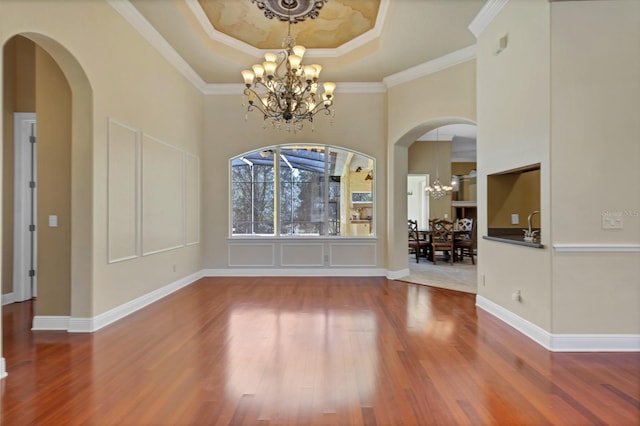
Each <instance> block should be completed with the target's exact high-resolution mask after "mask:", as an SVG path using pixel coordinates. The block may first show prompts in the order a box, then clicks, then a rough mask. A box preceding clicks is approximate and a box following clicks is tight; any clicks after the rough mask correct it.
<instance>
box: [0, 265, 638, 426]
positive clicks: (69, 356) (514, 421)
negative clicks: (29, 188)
mask: <svg viewBox="0 0 640 426" xmlns="http://www.w3.org/2000/svg"><path fill="white" fill-rule="evenodd" d="M474 300H475V299H474V295H471V294H465V293H457V292H453V291H448V290H439V289H432V288H429V287H425V286H420V285H413V284H407V283H401V282H397V281H388V280H386V279H384V278H308V277H305V278H291V277H287V278H205V279H202V280H200V281H198V282H197V283H194V284H192V285H191V286H189V287H187V288H184V289H182V290H180V291H178V292H176V293H174V294H172V295H170V296H168V297H166V298H165V299H163V300H161V301H159V302H157V303H155V304H153V305H152V306H149V307H147V308H145V309H143V310H141V311H138V312H136V313H135V314H133V315H131V316H129V317H127V318H125V319H123V320H121V321H119V322H117V323H115V324H112V325H111V326H109V327H106V328H104V329H102V330H100V331H98V332H96V333H93V334H69V333H66V332H32V331H29V330H28V327H29V326H30V321H31V316H32V312H31V311H32V306H31V303H29V302H27V303H21V304H14V305H7V306H4V307H3V338H4V342H3V351H4V355H3V356H4V357H5V358H6V362H7V370H8V372H9V376H8V377H7V378H5V379H4V380H2V381H0V389H1V392H2V399H1V404H2V405H1V406H0V410H1V413H2V414H1V423H2V425H76V424H87V425H214V424H216V425H217V424H220V425H227V424H231V425H254V424H259V425H285V424H286V425H306V424H312V425H360V424H366V425H376V424H377V425H467V424H469V425H491V424H497V425H545V424H556V425H590V424H609V425H617V426H620V425H638V424H640V380H639V378H640V354H638V353H608V354H598V353H591V354H561V353H555V354H554V353H549V352H547V351H546V350H544V349H543V348H541V347H540V346H538V345H537V344H535V343H533V342H531V341H530V340H529V339H527V338H526V337H524V336H522V335H521V334H519V333H518V332H516V331H515V330H513V329H512V328H510V327H509V326H507V325H505V324H503V323H501V322H500V321H499V320H496V319H495V318H493V317H492V316H491V315H489V314H486V313H485V312H483V311H481V310H476V308H475V306H474Z"/></svg>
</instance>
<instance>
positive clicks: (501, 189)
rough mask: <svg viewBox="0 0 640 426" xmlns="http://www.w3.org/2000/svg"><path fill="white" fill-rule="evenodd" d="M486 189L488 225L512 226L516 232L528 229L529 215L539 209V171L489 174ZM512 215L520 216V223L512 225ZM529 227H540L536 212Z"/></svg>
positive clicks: (496, 226)
mask: <svg viewBox="0 0 640 426" xmlns="http://www.w3.org/2000/svg"><path fill="white" fill-rule="evenodd" d="M487 188H488V194H487V227H488V228H515V229H517V231H518V232H517V233H518V234H519V233H521V232H520V230H521V229H524V228H527V226H528V222H527V218H528V216H529V214H531V213H532V212H534V211H539V210H540V171H539V170H533V171H529V172H526V173H509V174H503V175H493V176H488V177H487ZM512 214H518V215H519V217H520V223H519V224H511V215H512ZM531 226H532V227H533V228H540V218H539V217H538V215H535V216H533V217H532V218H531ZM542 231H544V230H542ZM546 231H547V232H548V230H546Z"/></svg>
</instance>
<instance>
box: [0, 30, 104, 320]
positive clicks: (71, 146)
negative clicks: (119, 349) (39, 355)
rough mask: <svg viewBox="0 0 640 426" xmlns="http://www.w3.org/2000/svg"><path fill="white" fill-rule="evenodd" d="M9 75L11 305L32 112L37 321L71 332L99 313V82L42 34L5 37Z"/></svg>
mask: <svg viewBox="0 0 640 426" xmlns="http://www.w3.org/2000/svg"><path fill="white" fill-rule="evenodd" d="M2 75H3V83H2V84H3V95H4V96H3V120H2V124H1V126H2V135H3V153H4V162H3V206H4V209H3V210H4V211H3V227H4V231H5V232H4V235H5V237H8V238H5V240H4V241H3V243H2V244H3V255H4V256H5V258H4V259H3V261H4V265H3V266H4V268H3V302H10V301H11V300H10V299H11V297H12V296H10V295H9V293H12V292H13V291H14V286H13V279H12V276H13V275H14V274H15V271H14V270H13V267H12V266H13V264H14V263H13V257H14V256H15V255H16V253H15V252H14V250H13V239H14V238H15V235H14V232H13V230H12V227H13V222H14V221H15V211H14V208H13V207H14V199H13V198H14V196H15V191H14V190H13V188H14V185H15V179H14V174H15V171H16V170H20V169H21V168H22V167H23V164H22V163H20V164H18V163H14V159H13V156H14V133H15V132H14V130H15V128H14V127H15V126H14V118H13V117H14V113H16V112H21V113H25V112H28V113H32V114H34V117H35V126H34V127H35V129H37V131H36V132H35V133H34V134H30V135H29V136H35V139H33V140H32V143H33V142H34V141H35V143H33V145H34V146H35V149H34V151H35V152H34V176H35V179H33V181H34V183H30V181H32V179H31V178H29V182H27V183H26V184H27V185H30V186H31V187H33V188H34V189H35V191H34V192H33V198H34V202H33V203H32V205H33V210H34V216H35V219H34V222H33V225H34V226H33V228H35V230H36V234H35V242H34V244H33V245H32V247H33V251H34V254H35V256H34V257H35V259H36V260H35V262H34V274H35V275H36V277H37V281H36V283H37V287H36V288H34V291H33V292H32V293H31V295H34V296H35V295H36V294H37V297H38V302H37V304H36V307H35V310H34V314H35V319H34V323H33V325H32V326H33V328H47V329H66V330H71V329H72V328H73V326H72V325H71V323H72V321H71V319H72V318H74V317H75V318H78V317H90V316H91V312H92V307H91V306H92V304H91V294H92V290H91V283H92V274H91V270H92V251H93V250H92V237H91V236H92V233H93V232H92V216H93V215H92V211H93V209H92V192H93V191H92V169H93V167H92V162H93V158H92V143H91V141H92V139H93V135H92V133H93V132H92V115H93V113H92V92H91V87H90V85H89V81H88V79H87V76H86V75H85V73H84V71H83V70H82V67H81V66H80V64H79V63H78V62H77V60H76V59H75V58H74V57H73V56H72V55H71V53H70V52H69V51H68V50H66V49H65V48H64V47H63V46H61V45H60V44H59V43H57V42H56V41H54V40H52V39H51V38H49V37H47V36H45V35H42V34H36V33H22V34H15V35H14V36H12V37H10V38H8V39H6V40H5V43H4V44H3V71H2ZM36 133H37V134H36ZM29 214H30V213H29ZM7 230H9V232H7ZM8 257H10V258H11V259H10V260H11V263H9V262H8V259H7V258H8ZM9 265H11V267H8V266H9ZM8 290H9V291H8ZM8 295H9V296H8ZM27 296H30V294H27ZM38 318H40V319H42V322H41V323H40V324H38V321H37V320H38ZM29 325H31V324H29Z"/></svg>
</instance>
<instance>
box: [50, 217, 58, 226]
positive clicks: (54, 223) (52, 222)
mask: <svg viewBox="0 0 640 426" xmlns="http://www.w3.org/2000/svg"><path fill="white" fill-rule="evenodd" d="M57 227H58V216H56V215H49V228H57Z"/></svg>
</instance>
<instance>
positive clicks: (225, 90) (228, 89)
mask: <svg viewBox="0 0 640 426" xmlns="http://www.w3.org/2000/svg"><path fill="white" fill-rule="evenodd" d="M244 88H245V85H244V84H242V83H230V84H207V85H206V86H205V88H204V90H203V93H204V94H205V95H234V96H237V95H242V92H243V91H244ZM386 91H387V87H386V86H385V85H384V84H382V83H336V94H340V93H341V94H345V93H356V94H365V93H384V92H386Z"/></svg>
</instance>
